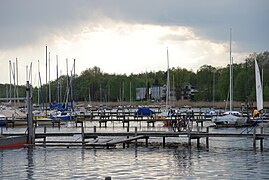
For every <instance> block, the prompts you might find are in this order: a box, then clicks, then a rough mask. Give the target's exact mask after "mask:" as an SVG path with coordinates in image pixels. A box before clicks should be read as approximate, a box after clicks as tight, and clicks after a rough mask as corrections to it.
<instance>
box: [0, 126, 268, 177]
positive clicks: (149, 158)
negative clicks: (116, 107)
mask: <svg viewBox="0 0 269 180" xmlns="http://www.w3.org/2000/svg"><path fill="white" fill-rule="evenodd" d="M93 125H95V124H93V123H92V124H91V123H88V124H87V126H86V129H85V132H92V130H93ZM137 125H139V124H135V123H133V124H132V126H131V128H132V127H136V126H137ZM108 126H109V124H108ZM138 127H139V126H138ZM14 130H15V131H21V132H24V131H25V130H24V129H19V128H18V129H13V130H12V131H14ZM125 130H126V129H124V128H123V127H122V124H121V123H114V126H113V127H112V126H111V128H99V129H98V131H102V132H105V131H109V132H117V131H125ZM139 130H140V131H141V130H147V131H148V130H152V131H154V130H163V131H168V129H167V128H166V129H165V128H164V127H163V126H161V125H160V124H156V125H155V127H146V126H145V125H143V124H142V125H141V128H140V129H139ZM201 130H204V129H203V128H201ZM242 130H243V129H240V128H229V129H227V128H218V129H216V128H211V129H210V132H219V133H227V132H231V133H240V132H242ZM7 131H11V130H7ZM37 131H38V132H42V131H43V129H42V128H40V129H37ZM58 131H60V132H80V129H79V128H74V125H72V124H71V125H70V124H69V125H68V126H66V127H65V128H61V129H60V130H59V129H58V128H47V132H58ZM266 131H267V132H266ZM265 132H266V133H268V130H265ZM78 138H79V136H76V137H74V139H78ZM155 141H157V142H162V139H161V138H152V139H150V140H149V142H155ZM169 141H177V142H181V143H180V144H179V145H178V147H173V148H172V147H170V148H162V146H161V145H159V146H158V145H155V146H149V147H137V148H135V147H131V148H126V149H122V146H120V147H119V148H117V149H87V148H52V147H47V148H40V147H36V148H22V149H12V150H0V177H1V178H0V179H102V180H103V179H105V177H107V176H110V177H112V179H180V178H183V179H198V178H200V179H266V178H268V177H269V171H268V169H269V143H268V141H267V140H265V142H264V151H263V152H260V151H259V150H257V151H253V148H252V143H253V142H252V138H249V139H248V138H229V139H227V138H214V139H210V148H209V150H207V149H206V148H205V139H201V146H202V147H201V148H197V147H196V144H195V143H194V144H193V145H192V147H191V148H189V147H187V146H185V144H186V142H187V139H184V138H176V139H175V138H167V140H166V142H169Z"/></svg>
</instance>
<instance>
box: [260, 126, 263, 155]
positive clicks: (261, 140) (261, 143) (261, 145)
mask: <svg viewBox="0 0 269 180" xmlns="http://www.w3.org/2000/svg"><path fill="white" fill-rule="evenodd" d="M261 135H263V127H261ZM260 148H261V151H263V137H261V138H260Z"/></svg>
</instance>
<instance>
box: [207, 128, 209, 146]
mask: <svg viewBox="0 0 269 180" xmlns="http://www.w3.org/2000/svg"><path fill="white" fill-rule="evenodd" d="M206 133H207V134H209V127H206ZM206 148H207V149H209V137H208V136H207V137H206Z"/></svg>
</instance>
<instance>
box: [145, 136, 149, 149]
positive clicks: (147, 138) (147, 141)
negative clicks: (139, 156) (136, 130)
mask: <svg viewBox="0 0 269 180" xmlns="http://www.w3.org/2000/svg"><path fill="white" fill-rule="evenodd" d="M148 143H149V137H146V147H148Z"/></svg>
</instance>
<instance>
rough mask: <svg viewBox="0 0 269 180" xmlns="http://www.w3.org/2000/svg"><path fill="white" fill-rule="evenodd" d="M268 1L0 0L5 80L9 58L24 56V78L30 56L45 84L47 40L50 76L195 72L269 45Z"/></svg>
mask: <svg viewBox="0 0 269 180" xmlns="http://www.w3.org/2000/svg"><path fill="white" fill-rule="evenodd" d="M268 19H269V1H268V0H255V1H254V0H223V1H221V0H203V1H201V0H135V1H127V0H56V1H55V0H46V1H41V0H8V1H0V24H1V26H0V27H1V28H0V40H1V42H0V66H1V67H2V68H1V71H2V73H1V76H0V83H9V81H10V80H9V61H12V63H13V62H15V59H16V58H18V67H19V84H24V83H25V81H26V66H27V65H30V63H31V62H32V66H33V72H32V74H33V84H37V80H38V78H37V77H38V76H37V74H38V63H37V61H38V60H39V61H40V73H41V76H42V82H45V78H44V77H45V46H46V45H47V46H48V51H49V52H50V57H51V60H50V62H51V63H50V65H51V75H50V79H52V80H54V79H55V78H56V55H58V56H59V69H60V70H61V74H66V71H67V68H66V66H67V65H66V59H68V65H69V71H70V70H71V65H72V63H73V59H74V58H75V59H76V73H77V74H78V75H80V73H81V71H83V70H86V69H87V68H91V67H93V66H98V67H100V68H101V70H102V71H103V72H107V73H116V74H123V73H126V74H127V75H128V74H130V73H141V72H146V71H159V70H165V69H166V49H167V47H168V49H169V59H170V67H181V68H187V69H188V70H193V71H196V70H197V69H199V67H201V66H202V65H204V64H207V65H212V66H215V67H219V66H226V65H227V64H228V63H229V40H230V39H229V38H230V35H229V31H230V28H232V55H233V57H234V61H235V62H236V63H240V62H242V61H243V60H244V58H245V57H246V56H248V55H249V54H250V53H253V52H258V53H259V52H263V51H268V49H269V48H268V45H269V43H268V42H269V36H268V32H269V20H268Z"/></svg>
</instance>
